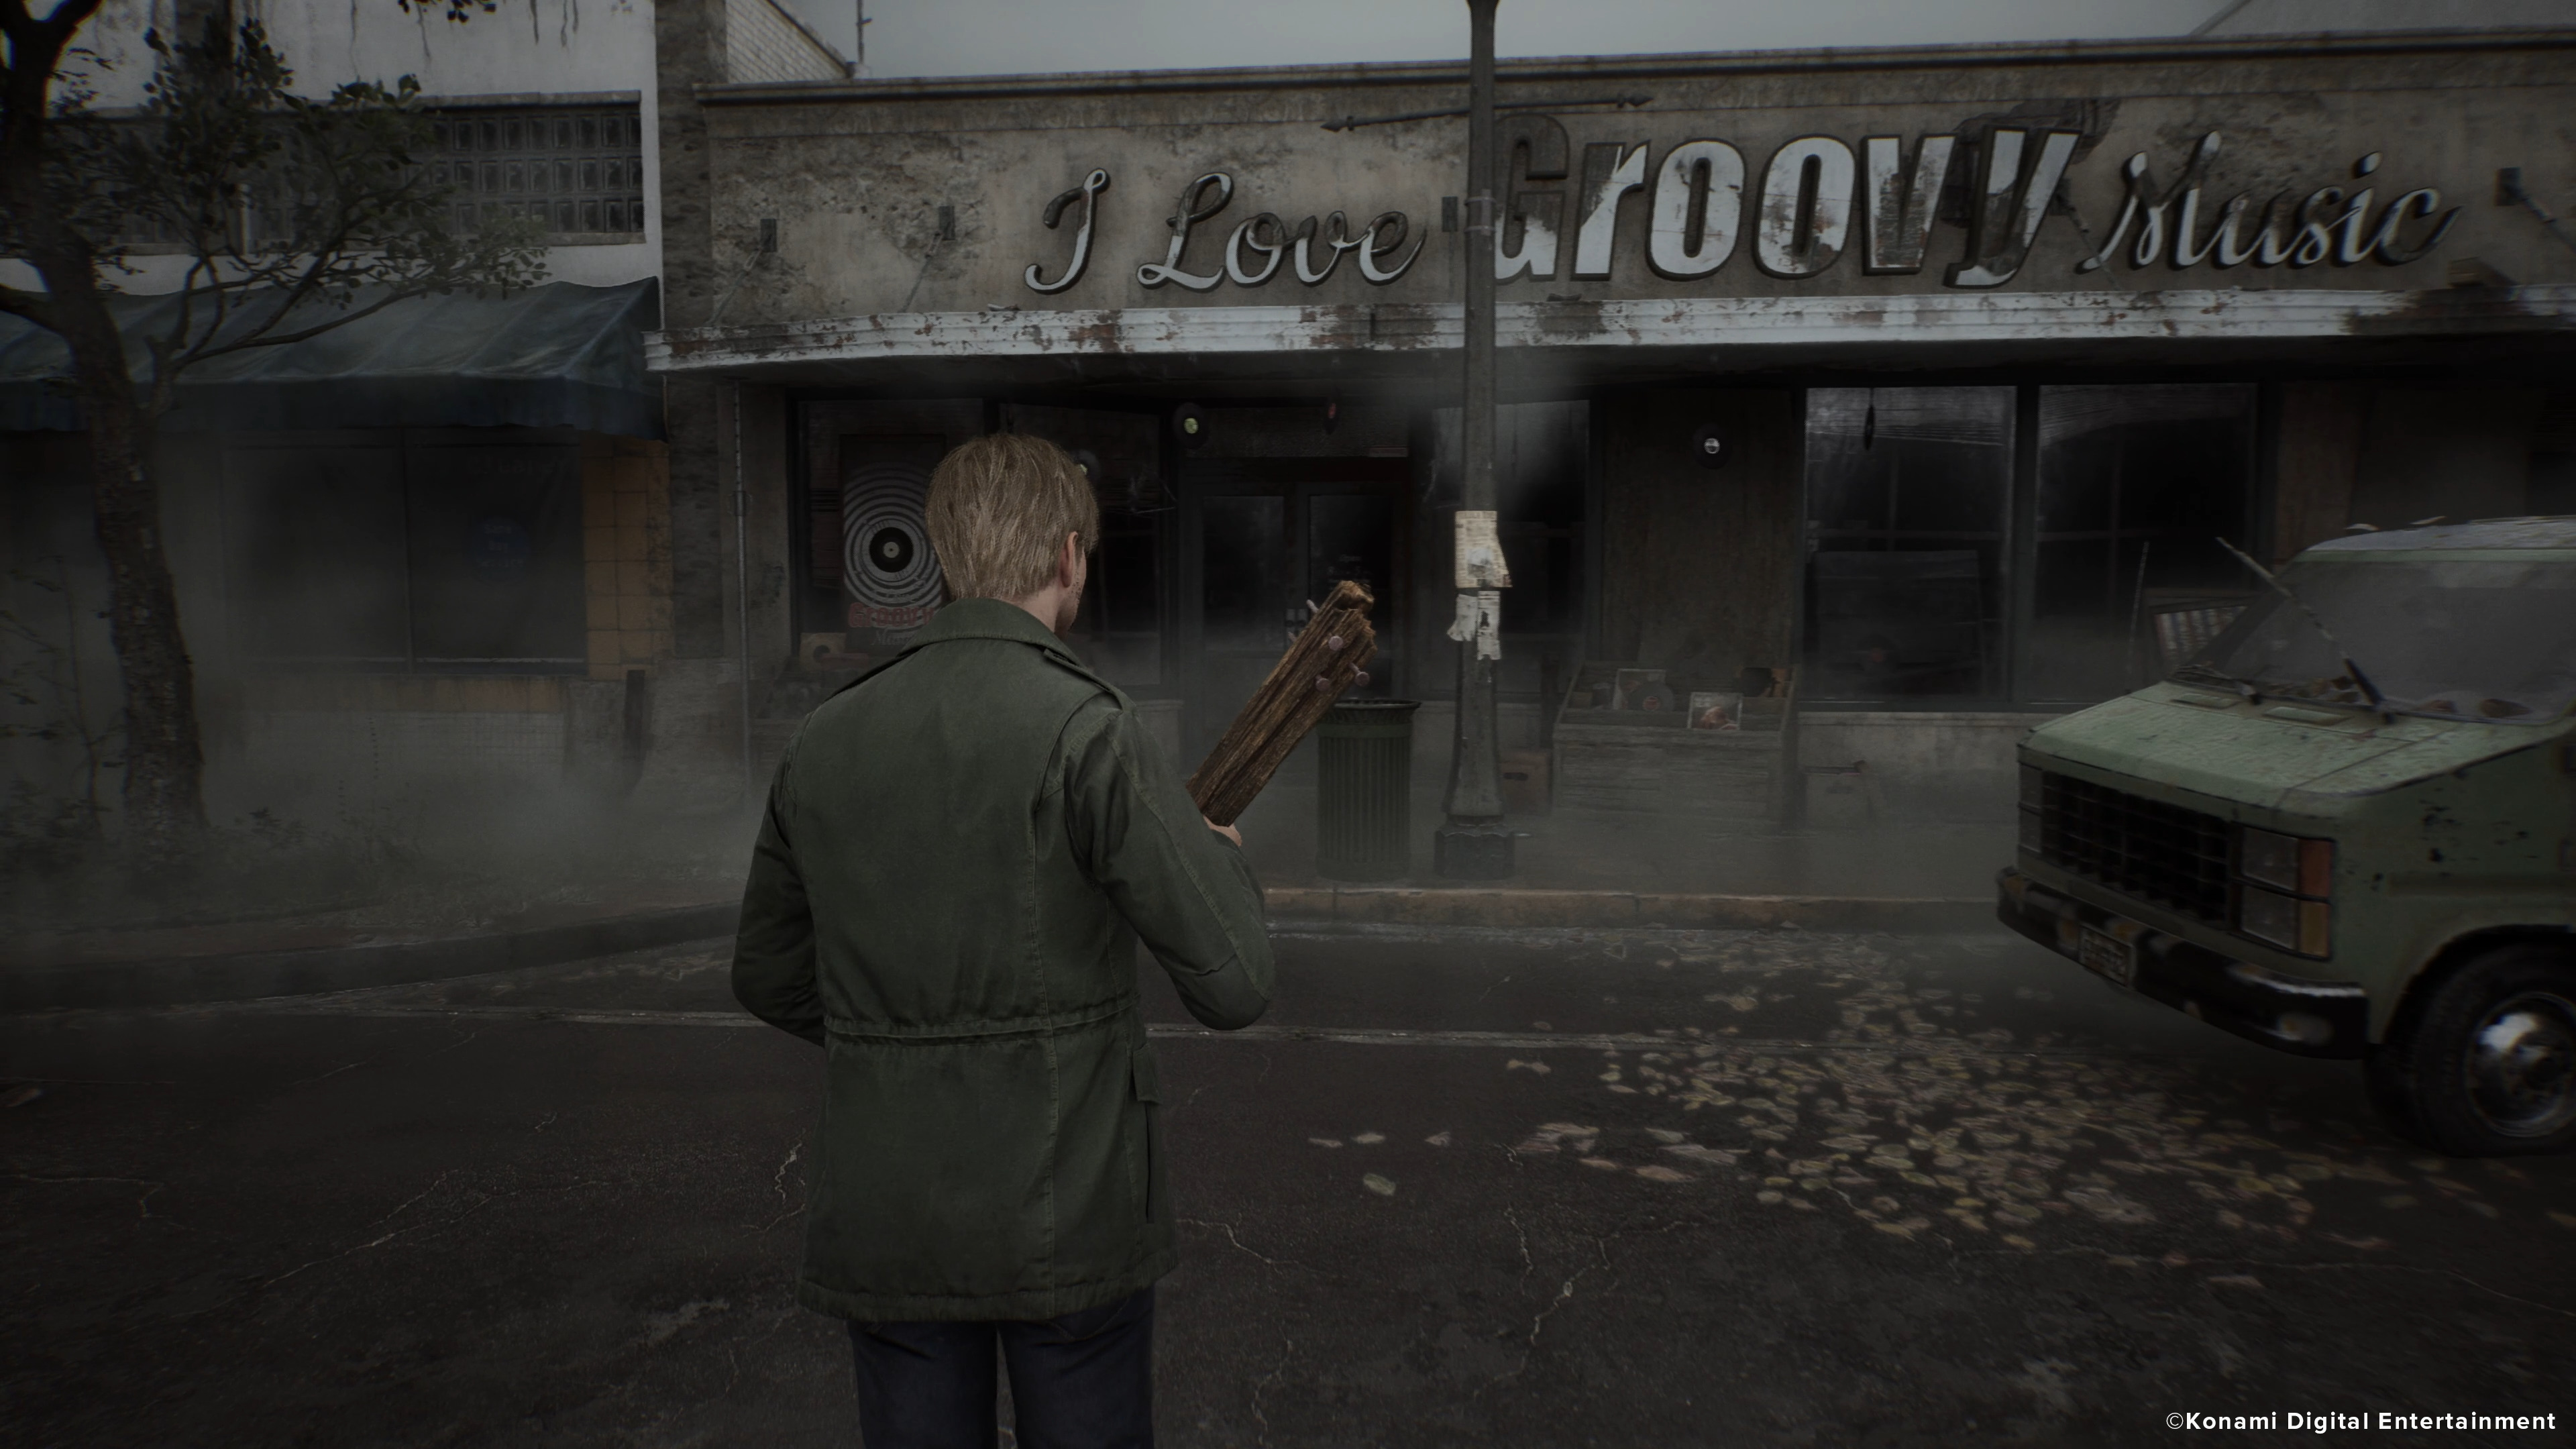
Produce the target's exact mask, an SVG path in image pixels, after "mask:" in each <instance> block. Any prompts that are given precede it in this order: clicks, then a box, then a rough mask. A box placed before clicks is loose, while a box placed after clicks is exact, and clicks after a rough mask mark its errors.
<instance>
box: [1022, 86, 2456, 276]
mask: <svg viewBox="0 0 2576 1449" xmlns="http://www.w3.org/2000/svg"><path fill="white" fill-rule="evenodd" d="M2082 139H2083V138H2082V136H2081V135H2080V134H2079V133H2078V132H2075V131H2069V130H2057V129H2048V130H2039V129H2015V128H2008V127H1999V128H1996V129H1992V130H1988V131H1986V132H1985V133H1984V134H1983V137H1982V143H1980V140H1979V138H1962V137H1961V136H1958V135H1956V134H1947V135H1925V136H1921V137H1918V138H1916V140H1915V141H1914V144H1913V145H1912V146H1911V147H1910V148H1909V147H1908V146H1907V145H1906V144H1905V138H1903V137H1901V136H1867V137H1863V138H1862V139H1861V141H1860V144H1859V145H1858V147H1857V148H1855V147H1854V146H1852V145H1850V144H1849V143H1847V142H1845V141H1843V140H1841V139H1840V138H1838V137H1833V136H1801V137H1798V138H1796V139H1794V140H1792V141H1790V142H1788V143H1787V144H1785V145H1783V146H1781V147H1780V148H1779V149H1778V150H1776V151H1774V152H1772V153H1771V155H1770V156H1769V158H1767V160H1765V161H1764V162H1763V163H1762V164H1761V165H1760V166H1759V167H1758V168H1756V167H1754V166H1753V165H1752V164H1750V163H1749V162H1748V160H1747V158H1746V156H1745V154H1744V153H1743V152H1742V151H1741V150H1739V149H1738V148H1737V147H1735V146H1734V145H1732V144H1731V143H1729V142H1726V141H1720V140H1690V141H1683V142H1680V143H1679V144H1677V145H1673V146H1671V147H1668V148H1666V149H1665V151H1664V152H1663V153H1662V155H1661V157H1660V158H1658V157H1656V156H1654V155H1653V154H1652V145H1651V143H1649V142H1644V141H1639V142H1633V143H1632V142H1617V141H1614V142H1600V143H1595V144H1591V145H1587V146H1585V147H1584V148H1583V152H1582V162H1581V166H1580V174H1579V176H1578V175H1576V174H1575V172H1576V168H1575V167H1574V165H1573V155H1572V145H1571V143H1570V141H1569V139H1568V137H1567V135H1566V131H1565V128H1564V126H1563V125H1562V124H1561V123H1559V122H1558V121H1556V120H1555V119H1554V118H1553V117H1548V116H1537V115H1520V116H1510V117H1506V118H1504V119H1503V121H1502V122H1501V123H1500V125H1499V138H1498V151H1499V154H1500V155H1501V156H1502V157H1503V158H1504V164H1503V167H1502V170H1503V172H1504V173H1505V174H1504V176H1503V177H1502V178H1500V184H1498V185H1497V187H1496V190H1497V192H1498V193H1500V194H1501V195H1502V196H1503V197H1504V199H1505V204H1504V206H1503V207H1502V208H1501V209H1502V213H1503V215H1502V218H1501V225H1500V228H1499V232H1498V234H1497V236H1496V238H1495V251H1494V276H1495V279H1496V280H1498V281H1511V280H1513V279H1515V278H1528V279H1530V280H1533V281H1553V280H1555V279H1556V278H1557V277H1559V276H1560V275H1563V274H1564V273H1565V271H1566V270H1567V263H1568V262H1569V261H1570V262H1571V274H1572V275H1573V277H1575V278H1576V279H1578V280H1596V279H1602V278H1607V277H1608V276H1610V274H1611V267H1612V263H1613V261H1614V260H1615V259H1616V258H1617V257H1618V256H1619V254H1620V251H1621V248H1622V246H1623V245H1625V246H1628V247H1636V246H1637V245H1638V244H1639V242H1640V240H1641V239H1640V238H1638V237H1636V236H1634V235H1633V234H1632V235H1629V236H1626V237H1623V236H1622V235H1621V220H1622V218H1621V215H1620V202H1621V201H1622V200H1623V199H1624V198H1625V197H1627V196H1628V195H1629V194H1630V193H1632V192H1639V191H1643V192H1645V193H1647V205H1646V227H1645V235H1644V236H1643V238H1642V244H1643V251H1644V257H1643V260H1644V261H1645V263H1646V265H1647V267H1648V268H1649V269H1650V270H1652V271H1653V272H1654V274H1655V275H1656V276H1658V277H1662V278H1665V279H1666V280H1669V281H1691V280H1696V279H1698V278H1701V277H1707V276H1711V275H1714V274H1715V273H1716V272H1718V270H1719V269H1720V268H1723V267H1724V266H1725V265H1726V264H1727V263H1728V262H1729V261H1730V260H1731V259H1732V258H1734V256H1735V255H1736V254H1737V253H1738V252H1739V251H1744V250H1749V251H1750V253H1751V256H1752V264H1753V265H1754V266H1755V267H1757V268H1759V269H1760V270H1761V271H1762V272H1764V273H1765V274H1767V275H1769V276H1773V277H1778V278H1783V279H1786V280H1791V281H1798V280H1804V279H1807V278H1811V277H1816V276H1820V275H1822V274H1823V273H1825V272H1826V271H1828V270H1830V269H1831V268H1832V267H1834V266H1835V265H1836V264H1837V263H1838V262H1840V261H1841V260H1842V259H1843V257H1844V255H1845V254H1846V253H1857V262H1856V264H1857V265H1858V266H1859V267H1860V269H1861V270H1862V271H1863V272H1864V273H1865V274H1867V275H1871V276H1912V275H1915V274H1918V273H1920V272H1921V271H1922V270H1923V269H1924V268H1925V266H1926V265H1927V264H1928V260H1929V253H1930V248H1931V237H1932V222H1933V219H1934V217H1935V215H1936V214H1937V213H1938V212H1939V211H1940V208H1941V199H1942V191H1943V188H1944V186H1945V185H1947V184H1948V181H1949V178H1950V174H1951V171H1952V169H1953V166H1954V163H1964V164H1966V165H1967V166H1968V168H1969V170H1970V174H1969V175H1968V176H1967V177H1965V178H1964V180H1965V181H1966V184H1967V203H1968V204H1967V233H1968V238H1967V248H1966V255H1965V256H1964V257H1963V258H1962V259H1960V260H1959V261H1956V262H1953V263H1950V264H1949V265H1948V266H1946V267H1945V268H1944V269H1943V271H1942V273H1941V279H1942V282H1943V284H1944V285H1947V286H1951V287H1960V288H1990V287H2000V286H2003V285H2004V284H2005V283H2007V282H2010V281H2012V280H2013V279H2014V278H2015V277H2016V276H2018V275H2020V273H2021V271H2022V269H2023V267H2024V265H2025V264H2026V263H2027V261H2028V260H2029V256H2030V252H2031V246H2032V244H2033V242H2035V241H2036V240H2037V239H2038V236H2039V228H2040V224H2041V222H2043V221H2044V220H2046V218H2047V216H2048V213H2049V210H2050V208H2051V207H2052V206H2053V205H2058V204H2060V202H2061V198H2062V196H2063V192H2062V190H2061V187H2062V184H2063V183H2064V182H2065V180H2066V179H2067V172H2068V169H2069V167H2070V165H2071V164H2072V163H2073V161H2074V157H2075V152H2076V149H2077V144H2078V142H2080V141H2081V140H2082ZM1963 148H1964V149H1965V150H1967V151H1968V152H1970V153H1971V154H1970V155H1968V156H1964V157H1963V156H1962V155H1961V154H1960V153H1961V151H1962V149H1963ZM2218 152H2219V133H2218V132H2216V131H2211V132H2209V133H2207V134H2206V135H2204V136H2203V137H2202V138H2201V140H2200V142H2199V144H2198V145H2197V146H2196V147H2194V148H2193V150H2192V153H2191V155H2190V156H2189V158H2188V159H2187V160H2186V161H2185V162H2184V164H2183V166H2182V169H2181V171H2180V174H2179V175H2177V176H2176V178H2175V179H2174V181H2173V183H2172V184H2171V185H2170V186H2164V187H2160V186H2158V184H2157V182H2156V175H2155V169H2154V166H2153V165H2152V163H2151V162H2150V161H2149V159H2148V156H2147V153H2145V152H2143V151H2141V152H2139V153H2137V154H2136V155H2134V156H2132V157H2130V158H2129V160H2128V161H2127V163H2126V164H2125V165H2124V166H2123V167H2122V170H2121V175H2122V178H2123V183H2124V195H2123V199H2122V202H2121V208H2120V213H2119V217H2118V219H2117V221H2115V222H2114V223H2113V225H2112V227H2111V229H2110V231H2109V233H2108V234H2107V238H2106V239H2105V240H2104V241H2103V243H2102V245H2101V247H2100V249H2099V250H2098V251H2097V252H2096V253H2095V254H2094V255H2092V256H2090V257H2087V258H2085V259H2084V260H2082V261H2080V262H2078V263H2077V264H2076V267H2075V269H2076V271H2078V272H2080V273H2089V272H2095V271H2099V270H2101V269H2102V268H2103V267H2105V266H2107V265H2109V264H2110V263H2111V262H2113V261H2115V260H2125V261H2127V262H2128V263H2129V264H2130V265H2131V266H2134V267H2145V266H2149V265H2153V264H2155V263H2157V262H2160V261H2161V262H2165V263H2167V264H2169V265H2171V266H2172V267H2175V268H2178V269H2179V268H2187V267H2197V266H2203V265H2206V266H2211V267H2220V268H2224V267H2235V266H2253V267H2284V266H2286V267H2292V268H2304V267H2311V266H2318V265H2328V266H2337V267H2347V266H2352V265H2355V264H2357V263H2360V262H2362V261H2378V262H2381V263H2384V264H2386V265H2390V266H2395V265H2398V264H2401V263H2405V262H2411V261H2415V260H2418V259H2420V258H2422V257H2424V256H2426V255H2427V254H2429V253H2430V252H2431V251H2432V250H2433V249H2434V248H2435V247H2436V246H2438V245H2439V244H2440V243H2441V241H2442V238H2443V237H2444V236H2445V235H2446V234H2448V232H2449V231H2450V229H2451V225H2452V223H2453V222H2454V221H2456V220H2457V219H2458V217H2459V208H2457V207H2452V208H2450V209H2449V210H2444V209H2443V206H2442V194H2441V192H2440V191H2438V190H2436V189H2434V188H2432V187H2417V188H2414V189H2411V190H2405V191H2400V192H2398V193H2396V194H2395V195H2393V196H2392V197H2391V198H2390V199H2389V200H2387V201H2385V202H2382V201H2380V200H2379V189H2378V187H2377V186H2376V185H2362V186H2358V187H2352V188H2347V187H2344V186H2339V185H2338V186H2321V187H2318V188H2316V189H2314V190H2312V191H2310V192H2308V193H2307V194H2306V195H2305V197H2303V198H2300V199H2296V200H2293V199H2292V193H2289V192H2283V193H2280V194H2278V195H2275V196H2273V197H2271V198H2270V199H2269V200H2267V201H2265V202H2264V203H2262V205H2261V206H2260V207H2259V208H2258V207H2256V206H2255V204H2254V199H2253V195H2252V193H2239V194H2237V195H2236V196H2234V197H2232V198H2230V199H2229V200H2228V201H2226V202H2225V203H2223V204H2215V205H2213V204H2212V202H2211V201H2210V199H2209V198H2208V197H2207V196H2206V194H2205V193H2206V192H2207V189H2208V176H2209V171H2210V167H2211V163H2212V162H2213V161H2214V160H2215V159H2216V158H2217V156H2218ZM2380 159H2381V158H2380V154H2379V153H2378V152H2376V151H2374V152H2372V153H2370V154H2369V155H2366V156H2364V157H2362V158H2361V159H2360V160H2359V161H2357V162H2355V163H2354V165H2353V167H2352V174H2353V177H2354V179H2356V180H2367V179H2368V178H2370V177H2371V176H2373V175H2374V174H2375V173H2376V172H2377V171H2378V169H2379V164H2380ZM1569 179H1572V180H1574V181H1575V183H1576V184H1575V185H1574V187H1573V188H1572V189H1571V190H1568V189H1566V187H1565V186H1564V185H1563V183H1564V182H1566V181H1567V180H1569ZM1109 180H1110V176H1109V171H1108V169H1107V168H1106V167H1096V168H1094V169H1093V170H1092V171H1091V173H1090V174H1089V176H1087V177H1086V178H1085V179H1084V181H1083V183H1082V185H1080V186H1078V187H1075V188H1074V189H1072V190H1070V191H1067V192H1065V193H1064V194H1062V195H1060V196H1058V197H1056V198H1055V199H1054V200H1053V201H1051V202H1049V203H1048V204H1047V207H1046V210H1045V213H1044V215H1043V216H1042V218H1041V220H1042V221H1043V222H1044V224H1045V225H1046V226H1047V227H1048V228H1050V229H1054V228H1056V227H1057V226H1058V225H1059V224H1060V223H1061V222H1062V221H1063V220H1064V219H1065V218H1066V217H1067V216H1068V215H1069V214H1070V213H1071V211H1072V209H1073V207H1074V204H1075V203H1076V202H1079V203H1080V204H1081V222H1080V224H1079V226H1078V227H1077V228H1076V230H1075V233H1074V243H1073V252H1072V255H1071V257H1070V258H1069V259H1068V260H1067V261H1066V262H1065V264H1064V270H1063V271H1062V273H1061V274H1060V275H1059V276H1058V277H1057V278H1056V279H1055V280H1054V281H1045V280H1043V279H1042V266H1041V265H1039V264H1032V265H1031V266H1030V267H1029V268H1028V270H1027V271H1026V273H1024V280H1025V281H1026V283H1027V285H1028V287H1029V288H1030V290H1032V291H1035V292H1039V293H1045V294H1053V293H1057V292H1062V291H1064V290H1066V289H1067V288H1070V287H1072V286H1073V285H1074V284H1075V283H1076V282H1079V281H1080V280H1082V277H1083V274H1084V271H1085V269H1086V268H1087V267H1088V266H1089V264H1090V261H1091V257H1092V251H1093V238H1094V233H1095V229H1096V227H1097V225H1098V223H1099V219H1100V194H1101V193H1102V192H1103V191H1105V190H1107V189H1108V186H1109ZM1235 189H1236V187H1235V179H1234V177H1233V175H1232V174H1230V173H1228V172H1224V171H1210V172H1207V173H1205V174H1204V175H1201V176H1198V177H1195V178H1193V179H1192V180H1191V181H1190V182H1189V183H1188V184H1187V185H1185V186H1183V187H1182V188H1181V192H1180V196H1179V198H1178V200H1177V202H1176V204H1175V206H1174V207H1173V211H1172V214H1171V216H1170V217H1168V218H1167V219H1166V220H1165V222H1164V226H1165V229H1166V230H1167V231H1168V232H1169V234H1170V235H1169V237H1168V239H1167V240H1166V242H1165V245H1164V250H1163V256H1162V258H1161V260H1159V261H1148V262H1145V263H1142V264H1141V265H1139V266H1138V267H1137V268H1136V280H1137V282H1138V283H1139V284H1140V285H1142V286H1145V287H1148V288H1160V287H1164V286H1177V287H1181V288H1183V289H1185V290H1188V291H1193V292H1211V291H1214V290H1216V289H1217V288H1219V287H1221V286H1226V285H1229V284H1231V285H1233V286H1236V287H1241V288H1247V289H1254V288H1261V287H1265V286H1268V285H1270V284H1271V283H1273V282H1274V281H1276V282H1278V283H1280V284H1281V285H1286V284H1287V282H1288V281H1289V280H1290V279H1292V278H1293V279H1294V280H1295V281H1296V282H1297V283H1299V284H1302V285H1304V286H1308V287H1313V286H1318V285H1321V284H1322V283H1323V282H1324V281H1325V279H1327V278H1329V277H1330V276H1332V275H1333V273H1334V271H1335V270H1336V269H1337V268H1338V267H1339V266H1340V265H1341V264H1342V262H1343V259H1344V257H1345V255H1346V254H1356V255H1353V256H1352V257H1351V260H1352V261H1353V263H1354V264H1355V266H1356V268H1357V270H1358V272H1359V274H1360V276H1361V278H1362V279H1363V280H1364V281H1366V282H1368V283H1370V284H1371V285H1374V286H1384V285H1387V284H1388V283H1391V282H1394V281H1397V280H1399V279H1400V278H1402V277H1403V276H1404V275H1405V273H1406V272H1407V271H1409V270H1411V268H1412V266H1413V264H1414V262H1415V261H1417V260H1418V259H1419V258H1420V257H1421V255H1422V248H1423V245H1424V243H1425V241H1427V239H1428V238H1427V237H1416V236H1415V235H1414V233H1415V230H1416V228H1415V225H1414V222H1413V220H1412V218H1411V217H1409V216H1407V215H1406V214H1405V213H1404V212H1401V211H1382V212H1379V213H1378V214H1377V215H1376V216H1374V217H1373V218H1372V219H1371V220H1369V221H1368V222H1367V223H1366V224H1364V225H1362V226H1359V227H1357V228H1354V227H1353V226H1352V225H1351V223H1350V220H1349V215H1348V214H1347V213H1345V212H1342V211H1335V212H1332V213H1330V214H1329V215H1326V216H1322V217H1315V216H1308V217H1306V218H1304V219H1303V220H1301V221H1299V222H1297V223H1296V224H1294V225H1291V224H1289V223H1288V222H1287V221H1285V220H1284V219H1282V218H1281V217H1280V216H1279V215H1278V214H1276V213H1273V212H1267V211H1265V212H1260V213H1258V214H1255V215H1252V216H1249V217H1245V218H1243V219H1242V220H1241V221H1239V222H1236V223H1235V224H1234V225H1233V226H1232V227H1230V228H1229V227H1227V226H1226V225H1225V223H1224V221H1223V220H1222V217H1223V215H1224V213H1225V211H1226V209H1227V208H1228V207H1229V206H1230V205H1231V204H1232V202H1233V200H1234V196H1235ZM1748 192H1749V193H1750V204H1749V206H1748V197H1747V193H1748ZM2213 213H2214V214H2213ZM1569 227H1570V230H1571V241H1572V245H1571V246H1568V245H1565V242H1566V240H1567V233H1568V230H1569ZM1426 230H1427V228H1426ZM1748 232H1749V236H1748ZM1408 239H1410V240H1411V245H1410V246H1409V247H1408V246H1407V245H1406V243H1407V241H1408ZM1748 240H1749V242H1750V246H1749V248H1748V247H1747V246H1745V245H1744V243H1746V242H1747V241H1748Z"/></svg>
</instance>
